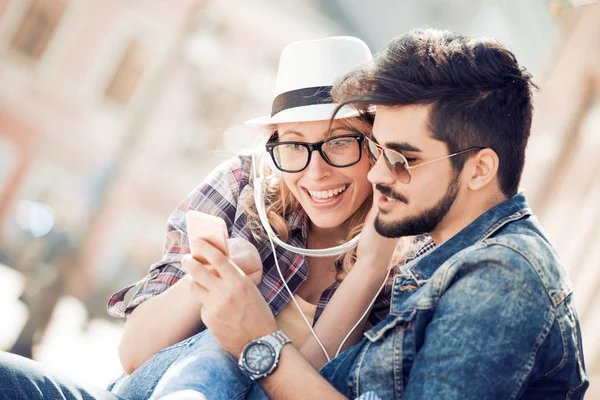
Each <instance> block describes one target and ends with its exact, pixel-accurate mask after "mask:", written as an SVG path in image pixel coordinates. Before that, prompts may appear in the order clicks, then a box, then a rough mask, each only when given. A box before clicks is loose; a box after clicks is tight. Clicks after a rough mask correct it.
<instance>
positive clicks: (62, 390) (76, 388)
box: [0, 352, 119, 400]
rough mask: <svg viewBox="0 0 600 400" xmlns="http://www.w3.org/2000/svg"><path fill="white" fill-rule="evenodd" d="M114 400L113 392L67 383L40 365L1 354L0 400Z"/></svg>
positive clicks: (115, 397)
mask: <svg viewBox="0 0 600 400" xmlns="http://www.w3.org/2000/svg"><path fill="white" fill-rule="evenodd" d="M35 399H44V400H76V399H77V400H116V399H119V397H118V396H115V395H114V394H112V393H109V392H107V391H105V390H102V389H99V388H91V387H84V386H82V385H76V384H74V383H73V382H70V381H69V380H68V379H65V378H63V377H61V376H60V375H59V374H56V373H55V372H54V371H52V370H50V369H49V368H48V367H46V366H44V365H43V364H41V363H38V362H35V361H33V360H30V359H28V358H24V357H21V356H17V355H15V354H10V353H5V352H0V400H35Z"/></svg>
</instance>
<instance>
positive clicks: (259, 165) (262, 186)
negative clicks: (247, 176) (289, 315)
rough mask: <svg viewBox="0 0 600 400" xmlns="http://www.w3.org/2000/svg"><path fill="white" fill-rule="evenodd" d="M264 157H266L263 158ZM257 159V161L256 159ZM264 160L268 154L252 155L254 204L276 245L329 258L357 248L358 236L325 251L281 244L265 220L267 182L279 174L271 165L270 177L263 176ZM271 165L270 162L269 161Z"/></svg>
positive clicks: (306, 254) (307, 254) (266, 219)
mask: <svg viewBox="0 0 600 400" xmlns="http://www.w3.org/2000/svg"><path fill="white" fill-rule="evenodd" d="M265 156H266V157H265ZM257 157H258V160H257V159H256V158H257ZM265 159H268V160H269V161H270V159H269V158H268V154H266V153H264V154H261V155H258V156H256V155H254V154H253V155H252V165H253V169H254V200H255V203H256V210H257V211H258V216H259V217H260V222H261V223H262V225H263V227H264V228H265V231H266V232H267V235H268V236H269V238H271V239H272V240H273V241H274V242H275V243H277V245H279V246H281V247H283V248H284V249H286V250H289V251H293V252H294V253H296V254H302V255H304V256H309V257H329V256H337V255H340V254H344V253H346V252H348V251H350V250H352V249H353V248H355V247H356V246H358V241H359V239H360V235H357V236H356V237H354V238H352V240H350V241H349V242H346V243H344V244H341V245H339V246H335V247H330V248H327V249H303V248H300V247H295V246H292V245H290V244H287V243H285V242H283V241H282V240H281V239H279V238H278V237H277V235H276V234H275V232H274V231H273V228H271V225H270V224H269V219H268V218H267V210H266V209H265V190H266V187H267V182H268V180H269V179H272V178H275V177H280V176H281V173H280V172H279V170H278V169H277V168H275V166H274V165H271V168H270V169H271V171H273V172H272V175H271V176H264V175H263V174H264V170H265V168H264V167H265V164H264V163H265ZM271 164H272V161H271Z"/></svg>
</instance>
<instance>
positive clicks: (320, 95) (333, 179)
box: [0, 38, 389, 399]
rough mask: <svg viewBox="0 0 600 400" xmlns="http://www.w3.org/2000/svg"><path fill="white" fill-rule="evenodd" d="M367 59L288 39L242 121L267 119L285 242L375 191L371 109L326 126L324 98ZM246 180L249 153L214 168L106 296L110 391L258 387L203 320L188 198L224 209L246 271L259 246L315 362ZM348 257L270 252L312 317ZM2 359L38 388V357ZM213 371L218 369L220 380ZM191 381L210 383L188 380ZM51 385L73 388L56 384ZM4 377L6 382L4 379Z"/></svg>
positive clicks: (330, 242) (318, 232)
mask: <svg viewBox="0 0 600 400" xmlns="http://www.w3.org/2000/svg"><path fill="white" fill-rule="evenodd" d="M370 59H371V54H370V51H369V49H368V47H367V46H366V45H365V44H364V43H363V42H361V41H360V40H358V39H355V38H328V39H323V40H318V41H306V42H297V43H294V44H292V45H290V46H288V47H287V48H286V49H284V51H283V53H282V56H281V60H280V65H279V70H278V76H277V83H276V96H275V98H274V101H273V110H272V113H271V116H269V117H263V118H259V119H256V120H252V121H249V125H258V126H262V127H263V128H267V129H268V132H269V134H270V143H269V145H268V148H269V152H271V155H272V156H273V160H274V167H275V168H278V169H280V170H281V171H282V178H281V179H280V180H279V181H278V182H275V181H273V182H271V184H270V186H269V188H268V193H267V203H268V204H267V210H268V216H269V220H270V223H271V226H272V227H273V228H274V230H275V231H276V233H277V234H278V235H279V236H280V238H281V239H282V240H284V241H287V242H288V243H290V244H293V245H295V246H298V247H307V248H324V247H331V246H334V245H337V244H339V243H340V242H345V241H347V240H348V239H349V238H350V237H352V236H354V235H355V234H356V233H358V232H359V231H360V229H361V226H362V223H363V221H364V219H365V216H366V214H367V213H368V211H369V209H370V207H371V191H372V190H371V185H370V183H369V182H368V181H367V178H366V176H367V172H368V170H369V167H370V164H369V160H368V158H367V157H366V156H365V153H364V148H363V146H362V134H363V133H368V131H369V129H370V121H369V118H368V117H366V116H359V115H358V114H357V113H356V112H355V111H354V110H353V109H351V108H347V109H343V110H342V111H341V112H340V113H338V114H337V115H336V120H335V122H334V124H333V125H332V126H331V129H330V126H329V118H330V116H331V112H332V111H333V109H334V108H335V105H334V104H332V102H331V99H330V97H329V91H330V88H331V86H332V85H333V84H334V82H335V80H336V79H337V78H338V77H341V76H342V75H344V74H346V73H348V72H350V71H351V70H353V69H355V68H356V67H359V66H360V65H361V64H363V63H366V62H369V61H370ZM290 142H291V143H290ZM315 151H316V153H315ZM251 180H252V162H251V158H250V157H248V156H238V157H236V158H234V159H233V160H231V161H229V162H226V163H224V164H222V165H221V166H219V167H218V168H217V169H216V170H215V171H213V173H212V174H211V175H210V176H209V177H208V178H207V179H206V180H205V181H204V182H203V183H202V184H201V185H200V186H199V187H198V188H197V189H196V190H194V191H193V192H192V193H191V194H190V195H189V196H188V197H187V198H186V199H185V200H184V201H183V202H182V203H181V204H180V206H179V207H178V208H177V210H176V211H175V212H174V213H173V214H172V215H171V217H170V218H169V222H168V233H167V242H166V249H165V250H166V251H165V257H164V258H163V260H162V261H160V262H159V263H157V264H155V265H153V266H152V267H151V270H150V273H149V275H148V276H147V277H146V278H145V279H144V280H142V281H141V282H140V283H138V284H136V285H131V286H130V287H127V288H125V289H123V290H122V291H120V292H118V293H116V294H115V295H114V296H113V297H112V298H111V299H110V301H109V312H110V313H111V314H112V315H115V316H127V322H126V325H125V330H124V334H123V338H122V340H121V344H120V346H119V356H120V359H121V362H122V365H123V368H124V370H125V372H126V373H127V374H128V375H125V376H123V377H121V378H119V379H118V380H117V381H116V382H115V383H113V384H111V385H110V387H109V389H110V391H111V392H112V393H114V394H116V395H118V396H120V397H123V398H129V399H133V398H144V399H145V398H149V397H150V396H151V395H152V393H153V392H154V390H155V387H156V385H157V383H158V382H159V381H160V384H159V386H158V387H157V388H156V393H155V397H159V396H164V395H167V394H169V393H173V392H178V391H182V390H185V389H190V388H192V389H193V390H196V391H197V392H201V393H203V394H204V395H205V396H206V397H208V398H219V397H218V396H222V397H221V398H232V395H235V396H238V395H239V396H244V395H246V394H248V393H250V392H249V391H252V392H251V393H250V394H251V395H256V396H261V395H262V393H260V392H261V391H260V388H259V387H258V386H257V385H255V386H254V387H252V381H250V380H248V379H247V378H246V379H245V380H244V379H243V378H240V377H239V376H236V375H235V371H237V365H236V362H237V360H233V359H232V358H231V356H230V355H229V354H228V353H226V352H225V351H223V350H222V349H221V348H220V346H218V343H216V342H215V341H214V339H213V338H212V337H211V335H210V333H208V332H206V331H205V330H204V328H203V325H202V315H201V312H202V305H201V303H200V302H199V301H198V297H197V293H196V291H197V285H196V284H195V280H194V275H195V273H196V272H197V271H198V269H199V268H202V264H201V263H200V262H199V261H198V260H196V259H195V258H192V257H189V256H186V254H188V253H189V243H188V238H187V231H186V227H185V222H184V221H185V212H186V211H187V210H190V209H196V210H199V211H203V212H206V213H210V214H213V215H216V216H218V217H221V218H223V219H224V220H225V222H226V223H227V227H228V233H229V236H230V237H231V238H233V239H235V240H237V242H236V243H237V245H236V246H237V249H238V250H237V251H236V250H235V248H236V247H235V246H234V247H233V248H232V252H231V258H232V259H233V260H234V261H235V262H236V263H237V264H238V265H239V266H240V267H242V268H243V269H244V268H245V269H246V271H247V272H249V271H250V270H251V269H252V268H253V267H256V265H255V263H252V262H249V260H251V259H252V257H248V254H251V251H252V250H248V249H249V248H248V246H247V242H250V243H252V245H253V247H255V248H256V249H257V250H258V253H259V257H260V259H261V261H262V266H263V271H262V280H261V281H260V283H259V284H258V288H259V290H260V292H261V294H262V295H263V297H264V298H265V300H266V302H267V303H268V305H269V306H270V308H271V311H272V312H273V314H274V315H276V317H277V322H278V325H279V326H280V328H283V330H284V332H286V333H288V336H291V337H292V341H293V343H294V344H295V346H296V347H298V348H300V349H301V351H302V353H303V354H304V355H305V357H306V358H307V359H309V360H318V361H317V363H321V364H322V359H323V358H324V355H323V354H322V353H321V349H320V347H319V346H318V345H317V343H316V341H315V340H314V339H313V338H312V336H311V335H310V334H309V328H308V326H305V325H303V324H304V322H303V321H302V317H301V316H300V314H299V313H298V312H297V310H295V308H294V307H295V306H294V304H293V303H292V302H290V300H291V297H290V296H289V295H288V294H287V292H286V291H285V290H283V288H282V285H283V282H282V280H281V279H280V278H279V274H278V272H277V271H276V268H275V258H274V255H273V254H272V250H271V249H270V244H269V241H268V240H266V238H265V236H264V233H263V232H264V231H263V230H262V227H261V225H260V222H259V220H258V216H257V214H256V205H255V204H254V202H253V196H252V181H251ZM354 259H355V252H350V253H348V254H346V255H345V256H344V257H342V258H341V259H336V257H329V258H306V257H304V256H300V255H296V254H294V253H292V252H288V251H285V250H282V249H278V251H277V260H278V261H279V264H280V267H281V270H282V271H281V272H282V273H283V276H284V277H285V279H286V282H287V284H288V286H289V288H290V289H291V291H292V292H293V293H294V298H295V300H296V302H298V303H299V304H300V305H301V308H302V311H303V313H304V314H306V316H307V317H308V320H309V321H311V322H313V323H316V321H317V320H318V319H319V317H320V315H321V313H322V312H323V310H324V308H325V305H326V304H327V302H328V301H329V299H330V298H331V296H332V295H333V293H334V292H335V290H336V289H337V287H338V285H339V283H338V282H339V281H340V280H341V279H343V277H344V275H345V274H346V273H347V272H348V270H349V269H350V268H351V267H352V264H353V262H354ZM134 286H136V287H137V291H136V293H135V294H134V295H133V298H132V300H131V301H130V302H129V303H128V304H127V306H125V296H126V294H127V293H128V292H129V291H130V290H131V289H132V288H133V287H134ZM387 297H388V296H385V295H383V296H381V301H379V302H378V303H376V304H375V307H374V309H373V310H374V312H372V313H371V317H370V322H371V323H376V322H377V321H378V320H379V319H381V318H382V317H383V316H384V315H385V313H386V312H387V309H388V308H389V299H388V298H387ZM317 327H318V326H317ZM317 327H316V328H315V329H316V330H317V332H318V333H319V336H320V337H321V339H322V340H323V342H324V345H325V348H326V349H327V351H328V353H329V354H331V355H333V354H334V353H335V350H336V348H337V345H336V346H333V345H332V343H335V344H337V343H339V342H340V341H341V338H337V337H335V335H333V336H327V335H328V334H329V333H330V332H323V331H319V330H318V329H317ZM357 331H358V334H360V333H361V330H357ZM198 332H200V333H198ZM322 334H323V335H325V336H322ZM355 336H356V335H355ZM324 337H325V339H323V338H324ZM334 337H335V338H334ZM334 339H335V340H334ZM332 346H333V347H332ZM1 358H4V360H0V382H2V383H4V382H7V381H10V382H19V386H21V387H30V385H34V386H35V387H36V388H38V390H37V392H38V393H39V392H42V393H44V388H45V386H44V385H45V383H47V381H48V379H47V376H43V375H42V374H41V373H40V372H39V371H37V375H36V368H37V367H36V366H34V365H32V364H31V365H20V366H19V367H18V368H13V370H12V372H10V373H8V375H7V369H6V368H4V369H3V368H2V363H4V365H8V364H11V363H12V364H11V365H13V366H14V364H15V362H14V360H12V359H10V357H8V356H7V355H3V356H2V357H1ZM7 358H8V359H7ZM21 361H22V360H21ZM170 367H171V368H170ZM169 368H170V369H169ZM167 370H168V372H167ZM15 371H16V372H15ZM19 371H27V372H28V373H29V375H30V376H29V377H28V378H24V375H25V374H23V375H19ZM165 372H167V373H166V374H165ZM200 372H202V373H206V374H205V375H201V373H200ZM215 374H216V375H215ZM215 376H217V377H219V378H220V380H219V381H218V382H217V381H216V380H215V379H214V377H215ZM223 377H225V378H223ZM190 378H191V379H190ZM221 378H223V379H221ZM23 379H26V380H27V379H28V380H27V381H24V380H23ZM199 382H200V383H207V384H208V385H205V386H201V387H200V388H198V387H197V386H194V385H197V384H198V383H199ZM190 385H191V386H190ZM0 386H1V385H0ZM57 386H59V387H60V388H61V389H62V390H70V389H69V388H70V387H71V388H73V389H71V390H79V389H77V387H74V386H62V385H56V384H55V385H53V387H54V388H56V387H57ZM4 387H5V388H6V389H5V390H10V387H9V386H6V385H4ZM215 390H216V392H215ZM15 393H16V392H15ZM78 393H80V392H78ZM84 397H85V396H84ZM27 398H31V397H27Z"/></svg>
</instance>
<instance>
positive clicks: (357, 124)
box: [245, 114, 406, 282]
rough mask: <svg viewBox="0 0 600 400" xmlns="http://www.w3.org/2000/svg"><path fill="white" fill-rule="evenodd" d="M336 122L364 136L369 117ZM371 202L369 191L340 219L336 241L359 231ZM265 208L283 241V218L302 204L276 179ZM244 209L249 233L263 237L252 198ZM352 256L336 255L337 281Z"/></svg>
mask: <svg viewBox="0 0 600 400" xmlns="http://www.w3.org/2000/svg"><path fill="white" fill-rule="evenodd" d="M339 121H340V122H341V123H342V124H343V125H344V127H347V128H351V129H352V130H356V131H359V132H361V133H363V134H364V135H368V134H370V132H371V128H372V126H373V118H372V116H370V115H369V114H363V115H361V116H359V117H356V118H348V119H341V120H339ZM268 131H269V137H270V138H271V139H272V140H277V137H276V135H277V125H270V126H268ZM361 151H362V149H361ZM265 168H266V169H267V170H266V171H263V172H264V173H265V175H267V174H270V173H271V171H270V170H268V167H265ZM372 203H373V194H372V193H371V194H369V196H367V198H366V199H365V201H364V202H363V203H362V204H361V205H360V207H359V208H358V209H357V210H356V211H355V212H354V214H352V215H351V216H350V217H349V218H348V219H347V220H346V221H345V222H344V224H343V225H344V228H347V230H348V235H347V236H346V238H345V239H344V240H343V241H340V244H341V243H345V242H347V241H349V240H351V239H352V238H353V237H355V236H356V235H358V234H359V233H360V231H361V230H362V228H363V224H364V221H365V218H366V216H367V214H368V213H369V210H370V209H371V206H372ZM265 208H266V211H267V218H268V220H269V223H270V224H271V227H272V228H273V231H275V233H276V234H277V236H278V237H279V238H280V239H281V240H282V241H284V242H287V241H288V239H289V233H290V227H289V226H288V224H287V221H286V217H288V216H290V215H291V214H295V213H298V212H301V211H302V206H301V205H300V203H299V202H298V200H297V199H296V197H295V196H294V194H293V193H292V192H291V191H290V190H289V188H288V187H287V185H286V184H285V181H284V180H283V179H280V178H276V179H272V180H271V181H270V182H268V183H267V187H266V190H265ZM245 210H246V213H247V218H248V219H247V221H248V226H249V227H250V230H251V232H252V234H253V235H254V236H255V237H256V238H261V239H267V235H266V233H265V231H264V229H263V228H262V225H261V223H260V218H259V216H258V211H257V209H256V203H255V199H254V197H250V198H248V201H247V202H246V204H245ZM404 242H405V241H404V240H401V241H400V243H399V245H398V247H397V248H396V252H395V254H394V263H396V262H399V261H400V260H401V259H402V258H403V257H402V255H403V254H405V253H406V251H405V248H404V247H405V246H404ZM356 258H357V257H356V248H354V249H352V250H351V251H349V252H347V253H345V254H342V255H340V256H339V257H338V259H337V260H336V261H338V260H341V267H339V268H337V274H336V280H337V281H338V282H341V281H342V280H343V279H344V278H345V277H346V275H347V274H348V272H350V270H351V269H352V267H353V266H354V264H355V263H356ZM336 265H337V263H336Z"/></svg>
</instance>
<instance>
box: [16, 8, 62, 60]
mask: <svg viewBox="0 0 600 400" xmlns="http://www.w3.org/2000/svg"><path fill="white" fill-rule="evenodd" d="M67 4H68V0H31V2H30V3H29V7H28V8H27V11H26V12H25V16H24V17H23V20H22V21H21V25H19V28H18V29H17V33H16V34H15V36H14V37H13V40H12V43H11V48H12V49H14V50H16V51H18V52H19V53H22V54H23V55H25V56H27V57H29V58H31V59H34V60H39V59H40V57H41V56H42V55H43V54H44V51H46V48H47V47H48V44H49V43H50V39H52V36H53V35H54V33H55V31H56V28H57V27H58V25H59V24H60V21H61V20H62V18H63V16H64V14H65V10H66V9H67Z"/></svg>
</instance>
